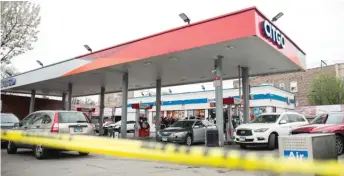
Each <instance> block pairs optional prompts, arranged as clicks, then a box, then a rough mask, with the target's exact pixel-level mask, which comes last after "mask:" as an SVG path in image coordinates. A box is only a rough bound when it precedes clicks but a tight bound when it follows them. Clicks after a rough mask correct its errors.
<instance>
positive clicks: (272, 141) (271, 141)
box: [268, 133, 276, 150]
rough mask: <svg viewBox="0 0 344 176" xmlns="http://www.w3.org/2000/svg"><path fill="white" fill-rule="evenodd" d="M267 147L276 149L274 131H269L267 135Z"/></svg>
mask: <svg viewBox="0 0 344 176" xmlns="http://www.w3.org/2000/svg"><path fill="white" fill-rule="evenodd" d="M268 149H269V150H275V149H276V134H274V133H271V134H270V136H269V141H268Z"/></svg>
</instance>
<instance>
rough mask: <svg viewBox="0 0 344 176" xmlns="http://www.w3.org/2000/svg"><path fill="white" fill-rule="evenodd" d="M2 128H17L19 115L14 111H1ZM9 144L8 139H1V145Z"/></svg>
mask: <svg viewBox="0 0 344 176" xmlns="http://www.w3.org/2000/svg"><path fill="white" fill-rule="evenodd" d="M0 119H1V130H9V129H13V128H15V125H16V123H18V122H19V119H18V117H17V116H15V115H14V114H12V113H1V116H0ZM3 145H7V141H6V140H1V146H3Z"/></svg>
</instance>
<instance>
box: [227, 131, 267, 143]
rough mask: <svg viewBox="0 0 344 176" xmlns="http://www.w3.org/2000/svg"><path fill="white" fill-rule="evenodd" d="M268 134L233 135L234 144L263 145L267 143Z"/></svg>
mask: <svg viewBox="0 0 344 176" xmlns="http://www.w3.org/2000/svg"><path fill="white" fill-rule="evenodd" d="M269 135H270V132H263V133H255V132H253V131H252V135H250V136H241V135H237V134H234V137H235V142H236V143H238V144H265V143H268V142H269Z"/></svg>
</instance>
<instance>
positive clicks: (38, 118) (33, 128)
mask: <svg viewBox="0 0 344 176" xmlns="http://www.w3.org/2000/svg"><path fill="white" fill-rule="evenodd" d="M42 119H43V114H42V113H40V112H38V113H36V114H35V118H33V119H32V120H31V122H30V123H29V125H28V128H27V131H28V132H31V133H40V132H41V131H40V130H41V129H40V128H41V124H42Z"/></svg>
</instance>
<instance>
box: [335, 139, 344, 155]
mask: <svg viewBox="0 0 344 176" xmlns="http://www.w3.org/2000/svg"><path fill="white" fill-rule="evenodd" d="M336 149H337V154H338V155H341V154H342V153H343V152H344V138H343V137H342V136H339V135H336Z"/></svg>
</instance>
